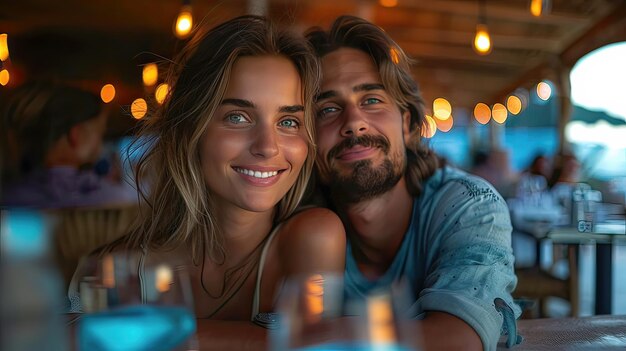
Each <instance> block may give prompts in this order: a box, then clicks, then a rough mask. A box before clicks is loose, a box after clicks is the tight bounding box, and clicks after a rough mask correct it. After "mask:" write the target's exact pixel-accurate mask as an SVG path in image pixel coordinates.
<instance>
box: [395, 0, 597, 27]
mask: <svg viewBox="0 0 626 351" xmlns="http://www.w3.org/2000/svg"><path fill="white" fill-rule="evenodd" d="M524 3H525V2H524ZM511 4H512V3H511V2H510V1H491V2H486V3H485V14H486V16H487V18H498V19H502V20H509V21H520V22H530V23H544V24H555V25H579V24H584V23H587V22H589V18H588V16H585V15H579V14H576V13H567V14H566V13H558V14H557V13H549V14H545V15H543V16H541V17H535V16H533V15H532V14H531V13H530V10H529V9H528V7H526V6H524V7H515V6H512V5H511ZM402 8H404V9H405V10H406V9H414V10H421V11H433V12H440V13H447V14H454V15H464V16H467V15H470V16H478V14H479V2H478V1H459V0H430V1H424V0H406V1H405V2H403V5H402Z"/></svg>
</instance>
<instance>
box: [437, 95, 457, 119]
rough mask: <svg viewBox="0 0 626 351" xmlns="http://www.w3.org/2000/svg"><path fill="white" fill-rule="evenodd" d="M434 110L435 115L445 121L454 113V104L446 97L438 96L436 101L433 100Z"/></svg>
mask: <svg viewBox="0 0 626 351" xmlns="http://www.w3.org/2000/svg"><path fill="white" fill-rule="evenodd" d="M433 112H434V115H435V117H437V118H438V119H440V120H442V121H445V120H446V119H448V118H450V115H451V114H452V106H451V105H450V103H449V102H448V100H446V99H444V98H436V99H435V101H433Z"/></svg>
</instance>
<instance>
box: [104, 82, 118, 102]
mask: <svg viewBox="0 0 626 351" xmlns="http://www.w3.org/2000/svg"><path fill="white" fill-rule="evenodd" d="M100 98H101V99H102V101H104V103H105V104H108V103H109V102H111V101H113V99H115V87H114V86H113V84H105V85H104V86H103V87H102V89H100Z"/></svg>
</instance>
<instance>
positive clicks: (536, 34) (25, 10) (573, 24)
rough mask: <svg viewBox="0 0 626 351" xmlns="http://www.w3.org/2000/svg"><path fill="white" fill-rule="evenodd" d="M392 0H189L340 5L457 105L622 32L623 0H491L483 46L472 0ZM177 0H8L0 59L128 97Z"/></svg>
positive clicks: (215, 13)
mask: <svg viewBox="0 0 626 351" xmlns="http://www.w3.org/2000/svg"><path fill="white" fill-rule="evenodd" d="M397 2H398V5H397V6H396V7H393V8H386V7H382V6H381V5H379V3H378V1H377V0H264V1H254V0H247V1H246V0H221V1H216V0H203V1H201V0H191V4H192V6H193V10H194V15H195V18H196V19H201V18H204V20H205V21H208V22H210V23H216V24H217V23H219V22H221V21H223V20H226V19H228V18H231V17H234V16H237V15H241V14H244V13H246V12H249V11H250V7H249V6H251V4H253V5H252V6H260V5H259V3H260V4H265V6H266V8H267V13H268V14H269V16H270V17H272V18H273V19H274V20H276V21H278V22H279V23H281V24H283V25H285V26H291V27H294V28H295V29H297V30H299V31H303V30H305V29H307V28H309V27H311V26H322V27H325V28H326V27H328V25H329V24H330V23H331V22H332V20H333V19H334V18H335V17H337V16H339V15H341V14H354V15H359V16H362V17H365V18H368V19H369V20H371V21H372V22H374V23H376V24H378V25H380V26H381V27H382V28H384V29H385V30H386V31H387V32H388V33H389V34H390V35H391V36H392V37H393V38H394V39H395V40H396V41H397V42H398V44H399V45H400V46H401V47H402V48H404V50H405V51H406V52H407V53H408V54H409V55H410V56H411V57H413V58H414V59H415V60H416V64H415V67H414V74H415V77H416V79H417V80H418V82H419V83H420V84H421V87H422V89H423V92H424V97H425V99H426V101H427V103H429V102H431V101H432V100H433V99H435V98H437V97H445V98H447V99H448V100H449V101H450V102H451V103H452V105H453V108H468V109H472V108H473V106H474V105H475V104H476V103H477V102H486V103H494V102H497V101H501V100H503V98H504V97H506V95H507V94H509V93H511V92H512V91H513V90H514V89H515V88H516V87H518V86H524V85H525V86H530V85H532V84H533V83H536V82H537V81H538V80H540V79H542V78H553V79H554V77H551V76H553V75H554V71H555V70H557V71H558V70H559V69H560V68H559V67H565V68H567V67H571V66H572V65H573V64H574V63H575V62H576V60H577V59H578V58H580V57H581V56H582V55H584V54H585V53H587V52H589V51H591V50H593V49H595V48H597V47H600V46H602V45H604V44H607V43H611V42H617V41H624V40H626V0H552V1H551V3H552V6H551V7H552V8H551V11H550V12H549V13H547V14H544V15H542V16H541V17H533V16H532V15H531V14H530V12H529V0H486V1H484V5H485V8H484V9H485V11H484V14H485V18H486V23H487V25H488V27H489V31H490V33H491V37H492V43H493V50H492V52H491V53H490V54H489V55H486V56H480V55H478V54H476V53H475V52H474V51H473V49H472V47H471V42H472V40H473V36H474V32H475V27H476V24H477V22H478V17H479V4H480V1H479V0H398V1H397ZM181 4H182V1H181V0H132V1H128V0H107V1H105V0H89V1H84V0H61V1H54V2H53V1H48V0H20V1H3V4H2V6H0V32H3V33H8V34H9V48H10V53H11V61H10V62H9V63H8V64H7V63H5V66H8V67H10V68H11V69H12V70H13V71H14V72H15V74H14V78H15V79H14V81H13V83H12V84H17V83H19V81H21V80H24V79H27V78H29V77H37V76H56V77H61V78H64V79H69V80H75V81H81V82H84V83H85V84H92V85H93V86H94V87H95V86H99V85H102V84H103V83H105V82H111V83H115V84H117V85H118V91H119V95H118V96H119V98H118V99H117V100H116V102H117V103H119V104H120V105H122V106H124V105H128V104H130V102H131V101H132V99H134V98H135V97H139V96H141V95H142V94H143V93H144V91H143V88H142V86H141V81H140V80H141V65H142V64H144V63H146V62H148V61H151V60H155V58H157V57H158V56H162V57H165V58H169V57H172V55H173V53H174V52H175V50H176V48H177V47H179V46H180V45H181V42H180V41H178V40H177V39H176V38H175V37H174V35H173V34H172V23H173V22H174V20H175V18H176V16H177V14H178V11H179V10H180V7H181ZM254 4H256V5H254ZM257 8H258V7H257ZM8 88H10V86H9V87H8ZM3 89H7V87H5V88H3ZM1 93H2V90H0V94H1Z"/></svg>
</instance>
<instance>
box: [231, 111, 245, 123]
mask: <svg viewBox="0 0 626 351" xmlns="http://www.w3.org/2000/svg"><path fill="white" fill-rule="evenodd" d="M227 118H228V121H229V122H230V123H233V124H240V123H245V122H246V118H245V117H244V116H243V115H240V114H238V113H236V114H232V115H228V117H227Z"/></svg>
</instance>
